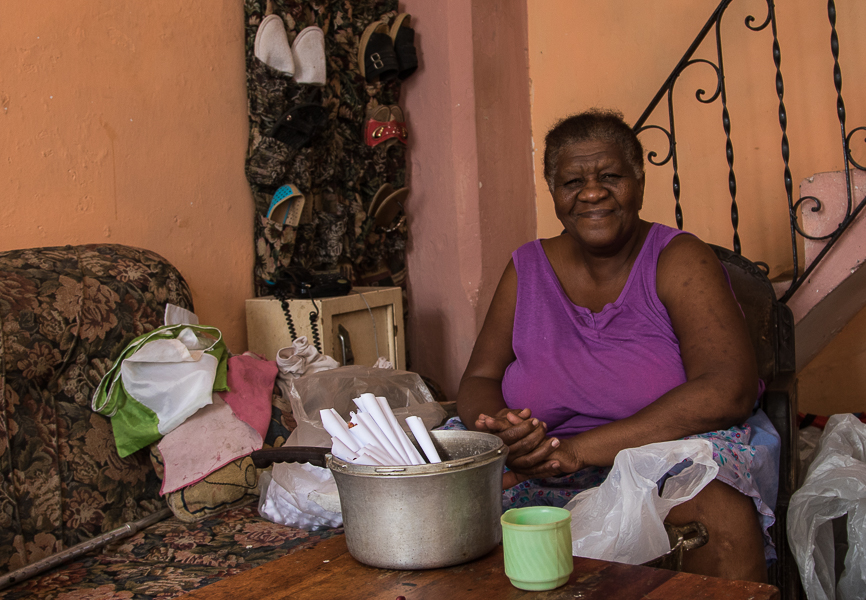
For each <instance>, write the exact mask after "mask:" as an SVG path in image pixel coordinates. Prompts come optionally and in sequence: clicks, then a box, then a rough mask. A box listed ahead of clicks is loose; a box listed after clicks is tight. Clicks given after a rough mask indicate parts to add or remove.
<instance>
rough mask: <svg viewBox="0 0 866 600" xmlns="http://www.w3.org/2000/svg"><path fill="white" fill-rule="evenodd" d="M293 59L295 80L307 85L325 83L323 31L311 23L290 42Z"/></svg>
mask: <svg viewBox="0 0 866 600" xmlns="http://www.w3.org/2000/svg"><path fill="white" fill-rule="evenodd" d="M292 56H293V57H294V59H295V81H297V82H298V83H305V84H308V85H318V86H322V85H325V71H326V69H325V32H324V31H322V30H321V29H320V28H319V27H316V26H315V25H312V26H310V27H307V28H305V29H303V30H302V31H301V33H299V34H298V36H297V37H296V38H295V41H294V42H292Z"/></svg>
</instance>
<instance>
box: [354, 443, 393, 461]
mask: <svg viewBox="0 0 866 600" xmlns="http://www.w3.org/2000/svg"><path fill="white" fill-rule="evenodd" d="M358 452H359V454H360V455H361V456H369V457H371V458H373V459H375V460H377V461H379V462H380V463H381V464H383V465H386V466H391V465H399V464H400V463H399V462H398V461H395V460H394V458H393V457H392V456H389V455H388V454H387V453H385V452H383V451H382V450H379V449H378V448H376V447H375V446H364V447H363V448H361V449H360V450H358Z"/></svg>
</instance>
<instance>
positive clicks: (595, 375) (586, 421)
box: [502, 223, 686, 436]
mask: <svg viewBox="0 0 866 600" xmlns="http://www.w3.org/2000/svg"><path fill="white" fill-rule="evenodd" d="M681 233H684V232H682V231H679V230H677V229H672V228H670V227H667V226H665V225H661V224H659V223H654V224H653V225H652V227H651V228H650V231H649V234H647V238H646V241H645V242H644V245H643V248H641V250H640V253H639V254H638V257H637V259H636V260H635V263H634V266H633V267H632V270H631V273H630V274H629V276H628V280H627V281H626V284H625V287H624V288H623V290H622V292H621V293H620V296H619V298H618V299H617V300H616V302H614V303H613V304H607V305H605V307H604V308H603V309H602V310H601V312H598V313H593V312H591V311H590V310H589V309H588V308H584V307H582V306H577V305H575V304H573V303H572V302H571V300H569V299H568V296H566V294H565V292H564V291H563V289H562V286H561V285H560V284H559V280H558V279H557V277H556V274H555V273H554V271H553V267H551V265H550V262H549V261H548V260H547V255H546V254H545V253H544V249H543V248H542V246H541V241H540V240H535V241H533V242H529V243H528V244H524V245H523V246H521V247H520V248H518V249H517V250H516V251H515V252H514V253H513V254H512V256H513V258H514V267H515V268H516V270H517V306H516V309H515V313H514V334H513V337H512V342H511V343H512V346H513V348H514V354H515V356H516V360H515V361H514V362H513V363H511V364H510V365H508V368H507V369H506V370H505V376H504V377H503V379H502V393H503V396H504V397H505V403H506V404H507V405H508V407H509V408H515V409H522V408H527V407H528V408H530V409H532V415H533V417H536V418H539V419H541V420H543V421H545V422H546V423H547V426H548V428H549V432H550V434H552V435H558V436H570V435H574V434H577V433H580V432H582V431H586V430H588V429H592V428H594V427H598V426H599V425H603V424H605V423H610V422H611V421H616V420H619V419H623V418H625V417H629V416H631V415H633V414H634V413H636V412H637V411H639V410H640V409H642V408H643V407H645V406H647V405H648V404H650V403H652V402H653V401H654V400H656V399H657V398H659V397H660V396H662V395H663V394H665V393H666V392H668V391H670V390H671V389H673V388H675V387H676V386H678V385H680V384H682V383H685V381H686V374H685V369H684V368H683V363H682V359H681V357H680V347H679V342H678V341H677V338H676V336H675V335H674V330H673V326H672V325H671V320H670V318H669V317H668V313H667V310H666V309H665V307H664V305H663V304H662V303H661V301H660V300H659V298H658V294H657V293H656V266H657V264H658V259H659V254H661V251H662V250H663V249H664V248H665V247H666V246H667V245H668V243H669V242H670V241H671V240H672V239H673V238H674V237H676V236H677V235H679V234H681Z"/></svg>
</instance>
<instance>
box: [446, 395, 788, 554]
mask: <svg viewBox="0 0 866 600" xmlns="http://www.w3.org/2000/svg"><path fill="white" fill-rule="evenodd" d="M440 429H450V430H466V429H467V428H466V426H465V425H464V424H463V422H462V421H461V420H460V417H454V418H451V419H449V420H448V421H447V422H446V423H445V424H444V425H443V426H442V427H440ZM683 439H687V440H689V439H705V440H709V441H710V442H711V443H712V444H713V460H715V461H716V463H717V464H718V465H719V472H718V474H717V475H716V479H718V480H719V481H722V482H724V483H727V484H728V485H730V486H731V487H733V488H734V489H736V490H738V491H739V492H741V493H743V494H745V495H747V496H749V497H750V498H751V499H752V500H753V501H754V502H755V507H756V508H757V509H758V516H759V518H760V521H761V529H762V531H763V534H764V555H765V557H766V559H767V560H768V561H771V560H775V558H776V549H775V547H774V546H773V542H772V540H771V538H770V534H769V533H767V529H768V528H769V527H770V525H772V524H773V522H774V521H775V520H776V517H775V515H774V514H773V509H774V508H775V505H776V496H777V495H778V492H779V476H778V473H779V451H780V448H781V442H780V438H779V434H778V433H776V430H775V429H774V428H773V425H772V424H771V423H770V419H769V418H768V417H767V415H766V414H765V413H764V411H762V410H761V409H758V410H757V411H756V412H755V414H753V415H752V417H751V418H749V420H748V421H746V422H745V423H744V424H743V425H741V426H738V427H731V428H730V429H724V430H720V431H711V432H709V433H702V434H699V435H692V436H688V437H686V438H683ZM686 466H687V465H685V464H681V465H677V466H676V467H674V469H672V470H671V471H670V472H669V473H668V474H666V475H665V476H664V477H663V478H662V479H661V480H660V481H659V487H661V485H662V484H663V483H664V480H665V479H667V477H668V476H670V475H674V474H676V473H678V472H679V471H681V470H682V469H684V468H685V467H686ZM506 470H507V467H506ZM608 473H610V467H587V468H585V469H581V470H580V471H578V472H576V473H571V474H569V475H562V476H560V477H548V478H544V479H528V480H526V481H522V482H521V483H519V484H517V485H515V486H514V487H511V488H509V489H507V490H504V491H503V492H502V510H503V511H505V510H508V509H509V508H520V507H523V506H565V505H566V504H567V503H568V501H569V500H571V499H572V498H573V497H574V496H576V495H577V494H579V493H580V492H582V491H584V490H587V489H590V488H594V487H597V486H599V485H601V483H602V482H603V481H604V480H605V479H606V478H607V475H608Z"/></svg>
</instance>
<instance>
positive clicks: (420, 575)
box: [183, 535, 779, 600]
mask: <svg viewBox="0 0 866 600" xmlns="http://www.w3.org/2000/svg"><path fill="white" fill-rule="evenodd" d="M398 596H404V597H405V598H406V600H443V599H444V600H463V599H470V598H471V599H475V598H486V599H489V600H520V599H528V598H534V599H537V600H560V599H565V598H568V599H569V600H573V599H574V598H581V599H585V600H589V599H592V598H605V599H611V598H615V599H617V600H631V599H634V600H637V599H641V600H661V599H662V598H664V599H666V600H686V599H688V600H693V599H705V600H711V599H715V598H719V599H724V600H777V599H778V598H779V590H777V589H776V588H775V587H773V586H771V585H766V584H760V583H749V582H746V581H727V580H724V579H716V578H715V577H703V576H701V575H690V574H687V573H676V572H674V571H665V570H662V569H651V568H649V567H637V566H632V565H623V564H619V563H612V562H606V561H601V560H593V559H590V558H579V557H574V572H573V573H572V574H571V577H570V578H569V580H568V583H567V584H565V585H564V586H562V587H560V588H557V589H555V590H551V591H549V592H524V591H522V590H518V589H517V588H515V587H514V586H512V585H511V582H510V581H509V580H508V577H506V576H505V570H504V564H503V561H502V546H497V547H496V549H494V550H493V551H492V552H491V553H490V554H488V555H487V556H485V557H482V558H480V559H478V560H475V561H473V562H470V563H466V564H463V565H458V566H456V567H449V568H446V569H432V570H429V571H391V570H386V569H376V568H373V567H367V566H365V565H362V564H361V563H359V562H358V561H356V560H355V559H354V558H352V556H351V555H350V554H349V551H348V549H347V548H346V538H345V536H343V535H338V536H334V537H332V538H329V539H327V540H324V541H321V542H319V543H318V544H317V545H316V546H315V547H314V548H311V549H303V550H298V551H296V552H294V553H293V554H289V555H287V556H284V557H282V558H279V559H277V560H275V561H273V562H270V563H268V564H266V565H263V566H261V567H258V568H256V569H251V570H249V571H247V572H245V573H242V574H240V575H235V576H234V577H230V578H228V579H224V580H222V581H218V582H217V583H213V584H211V585H209V586H207V587H203V588H201V589H199V590H196V591H195V592H192V593H190V594H187V595H185V596H183V600H241V599H243V600H248V599H250V600H252V599H260V598H268V599H273V600H281V599H286V600H288V599H290V598H291V599H292V600H338V599H343V598H345V599H347V600H348V599H351V600H359V599H367V598H383V599H386V600H395V599H396V598H397V597H398Z"/></svg>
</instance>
